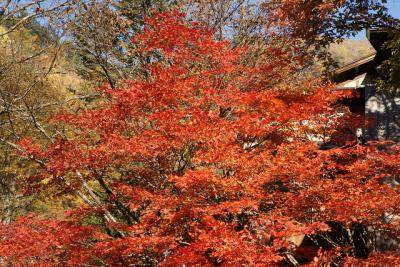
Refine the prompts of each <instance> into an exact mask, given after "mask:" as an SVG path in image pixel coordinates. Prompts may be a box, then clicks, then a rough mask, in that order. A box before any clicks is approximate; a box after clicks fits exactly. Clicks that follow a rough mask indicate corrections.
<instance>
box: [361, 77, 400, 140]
mask: <svg viewBox="0 0 400 267" xmlns="http://www.w3.org/2000/svg"><path fill="white" fill-rule="evenodd" d="M365 115H366V118H367V120H369V121H371V122H370V123H369V127H367V128H366V139H367V140H393V141H395V142H400V97H396V98H393V97H390V96H388V95H386V94H383V93H377V92H376V90H375V88H374V87H373V86H371V85H368V86H366V87H365Z"/></svg>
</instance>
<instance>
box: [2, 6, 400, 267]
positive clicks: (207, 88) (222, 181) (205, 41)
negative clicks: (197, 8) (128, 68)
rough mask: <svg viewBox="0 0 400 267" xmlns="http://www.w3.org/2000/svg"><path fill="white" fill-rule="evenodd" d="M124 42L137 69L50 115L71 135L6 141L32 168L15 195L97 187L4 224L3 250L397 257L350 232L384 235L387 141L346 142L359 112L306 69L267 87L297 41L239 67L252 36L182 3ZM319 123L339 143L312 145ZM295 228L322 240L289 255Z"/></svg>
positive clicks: (395, 165) (195, 261) (194, 259)
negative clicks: (241, 42)
mask: <svg viewBox="0 0 400 267" xmlns="http://www.w3.org/2000/svg"><path fill="white" fill-rule="evenodd" d="M134 42H135V43H136V45H137V46H138V47H139V51H140V52H141V53H143V54H144V55H148V56H150V58H151V60H150V62H148V64H146V65H145V66H144V67H145V68H146V69H147V70H148V73H149V76H148V77H139V78H137V79H135V80H131V81H127V82H126V83H125V84H124V85H123V86H121V87H119V88H118V90H113V89H111V88H110V87H109V86H104V87H102V88H101V89H100V90H101V91H102V93H103V95H104V99H103V103H101V104H100V105H98V106H97V107H95V108H93V109H88V110H85V111H82V112H81V113H79V114H73V113H60V114H59V115H57V116H56V117H55V118H53V121H54V123H57V124H64V125H65V127H66V129H68V133H69V134H68V135H64V136H58V137H57V138H56V139H55V140H54V142H53V143H50V144H48V145H47V146H38V145H37V144H36V143H35V142H32V141H31V140H29V139H24V140H22V141H21V142H20V143H19V144H18V148H19V149H20V153H21V155H22V156H25V157H28V158H31V159H32V160H34V161H35V162H36V163H37V164H38V167H39V170H38V172H37V173H36V174H35V175H33V176H31V177H30V178H28V179H27V180H26V181H25V184H26V186H25V187H26V192H27V193H30V194H37V192H39V191H40V190H49V189H52V190H57V192H58V193H59V194H60V195H62V194H69V193H77V192H81V191H84V190H86V186H91V187H92V188H94V190H93V191H92V194H91V195H90V196H89V199H87V201H85V203H86V204H85V205H84V204H82V205H80V206H78V207H76V208H75V209H72V210H70V211H69V212H68V213H67V214H66V215H65V217H64V218H62V219H59V220H54V219H40V218H37V217H35V216H33V215H31V216H25V217H21V218H19V219H18V220H16V221H15V222H14V223H13V224H12V225H9V226H4V225H2V226H1V227H0V234H1V236H2V238H1V239H0V255H1V256H0V257H1V261H2V263H5V264H8V263H10V264H22V265H24V264H47V265H66V266H77V265H95V266H96V265H99V266H105V265H106V266H127V265H166V266H182V265H185V266H186V265H201V266H235V265H249V266H274V265H278V264H293V265H297V264H299V263H307V264H309V265H312V266H313V265H314V266H320V265H328V264H336V265H346V264H368V263H371V264H377V265H379V264H381V265H384V264H393V263H395V264H397V263H399V262H400V259H399V257H398V255H395V254H391V253H390V252H387V253H386V254H385V253H381V254H378V255H375V254H372V255H371V254H370V252H372V251H373V252H379V248H377V247H373V245H369V244H366V243H363V240H365V239H364V237H365V236H363V235H362V234H360V233H361V232H365V231H363V230H362V229H366V227H367V226H368V227H370V229H375V230H377V231H378V230H380V231H385V233H386V234H388V235H392V236H394V237H395V236H396V231H397V230H396V229H398V226H399V220H393V218H394V216H395V215H396V214H397V213H398V207H397V206H398V205H397V203H399V201H400V195H399V192H398V190H397V189H398V188H396V187H392V186H391V185H389V184H386V181H387V179H389V178H395V177H397V175H398V173H400V166H399V162H400V158H399V153H398V152H399V147H398V145H393V144H390V143H385V144H381V145H378V144H374V143H372V144H368V145H367V146H358V145H356V144H355V142H352V141H351V138H352V137H351V136H348V135H346V132H347V131H348V129H352V128H354V127H358V126H359V123H360V121H359V120H357V118H354V117H353V116H352V115H351V114H350V113H349V111H348V110H347V109H346V108H345V107H344V106H343V105H341V104H340V100H341V99H343V98H345V97H346V95H345V94H343V93H339V92H335V91H331V90H329V88H324V87H321V86H320V83H319V82H318V81H315V80H309V81H308V83H303V84H301V85H299V86H298V87H290V86H287V87H285V88H279V87H274V86H271V83H273V79H271V76H270V74H271V73H274V75H277V73H279V72H278V71H279V70H282V69H284V67H285V66H286V64H287V62H293V61H297V62H299V64H300V63H301V58H299V57H298V55H296V54H293V53H287V52H286V51H287V50H279V49H277V48H276V47H273V48H270V49H269V50H268V51H267V53H265V55H268V56H270V57H271V58H275V61H271V60H266V61H265V64H259V65H258V66H255V67H249V66H247V65H246V64H243V62H242V60H241V59H242V56H245V55H246V51H247V49H248V48H246V47H241V46H236V47H233V46H232V45H231V44H230V43H229V42H228V41H224V40H221V41H217V40H215V39H214V37H213V35H212V32H211V31H210V30H208V29H207V28H204V27H202V26H201V25H199V24H196V23H187V22H186V21H185V16H184V15H183V14H180V13H178V12H173V13H166V12H164V13H159V14H156V15H155V17H153V18H152V19H148V21H147V22H146V25H145V28H144V31H143V33H142V34H139V35H137V36H136V37H135V39H134ZM267 49H268V47H267ZM154 55H157V56H154ZM271 55H273V57H272V56H271ZM281 75H287V72H286V71H282V72H281ZM274 77H275V76H274ZM300 86H301V87H300ZM337 108H340V109H342V110H344V114H342V115H338V114H337V113H336V111H335V110H336V109H337ZM317 137H318V138H322V139H323V140H324V141H329V140H334V141H335V142H336V143H338V144H342V145H343V146H341V147H337V148H335V149H331V150H321V149H320V148H319V147H318V146H317V145H316V144H315V142H314V141H312V140H311V139H313V138H317ZM383 147H385V150H382V148H383ZM383 216H384V218H383V219H382V217H383ZM360 229H361V230H360ZM299 235H309V236H310V237H312V238H315V239H316V240H321V239H319V238H322V240H323V242H325V243H328V245H326V246H324V248H325V249H320V250H318V247H322V245H321V243H319V242H316V243H315V244H316V245H315V246H316V250H315V251H309V252H308V254H307V255H306V256H307V257H300V256H299V255H298V253H299V251H298V250H299V249H298V248H297V247H296V246H295V245H294V243H293V242H292V240H293V238H294V237H296V236H299ZM321 242H322V241H321Z"/></svg>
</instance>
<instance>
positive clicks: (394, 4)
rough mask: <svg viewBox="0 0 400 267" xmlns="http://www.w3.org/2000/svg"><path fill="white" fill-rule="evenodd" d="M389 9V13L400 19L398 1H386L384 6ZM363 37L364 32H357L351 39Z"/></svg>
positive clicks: (399, 3)
mask: <svg viewBox="0 0 400 267" xmlns="http://www.w3.org/2000/svg"><path fill="white" fill-rule="evenodd" d="M386 6H387V8H388V9H389V13H390V14H391V15H392V16H393V17H395V18H398V19H400V0H387V4H386ZM363 38H366V37H365V31H362V32H359V33H358V34H357V35H356V36H354V37H353V38H351V39H363Z"/></svg>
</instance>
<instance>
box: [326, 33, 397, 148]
mask: <svg viewBox="0 0 400 267" xmlns="http://www.w3.org/2000/svg"><path fill="white" fill-rule="evenodd" d="M367 38H368V40H369V42H370V43H371V45H372V46H373V47H374V49H375V51H376V52H374V53H372V54H370V55H367V56H365V57H363V58H361V59H359V60H357V61H355V62H352V63H350V64H347V65H345V66H342V67H340V68H338V69H336V70H335V72H334V74H333V82H336V83H337V87H336V89H337V90H356V91H358V92H359V94H358V95H359V97H357V98H354V99H351V100H350V101H349V106H350V110H351V111H352V112H355V113H357V114H360V115H365V116H366V119H367V120H368V124H367V125H368V126H366V128H365V129H363V137H364V138H365V139H366V140H393V141H396V142H400V97H395V98H394V97H390V96H389V95H387V94H384V93H377V92H376V88H375V84H374V80H375V78H376V77H377V68H378V67H379V66H380V65H381V63H382V62H383V61H384V60H385V59H388V58H389V57H390V53H391V52H390V51H389V50H388V49H385V48H384V46H383V44H384V43H385V42H386V41H387V40H389V39H390V38H391V35H390V34H389V33H388V32H387V31H385V30H381V29H368V30H367ZM399 75H400V73H399Z"/></svg>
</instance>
